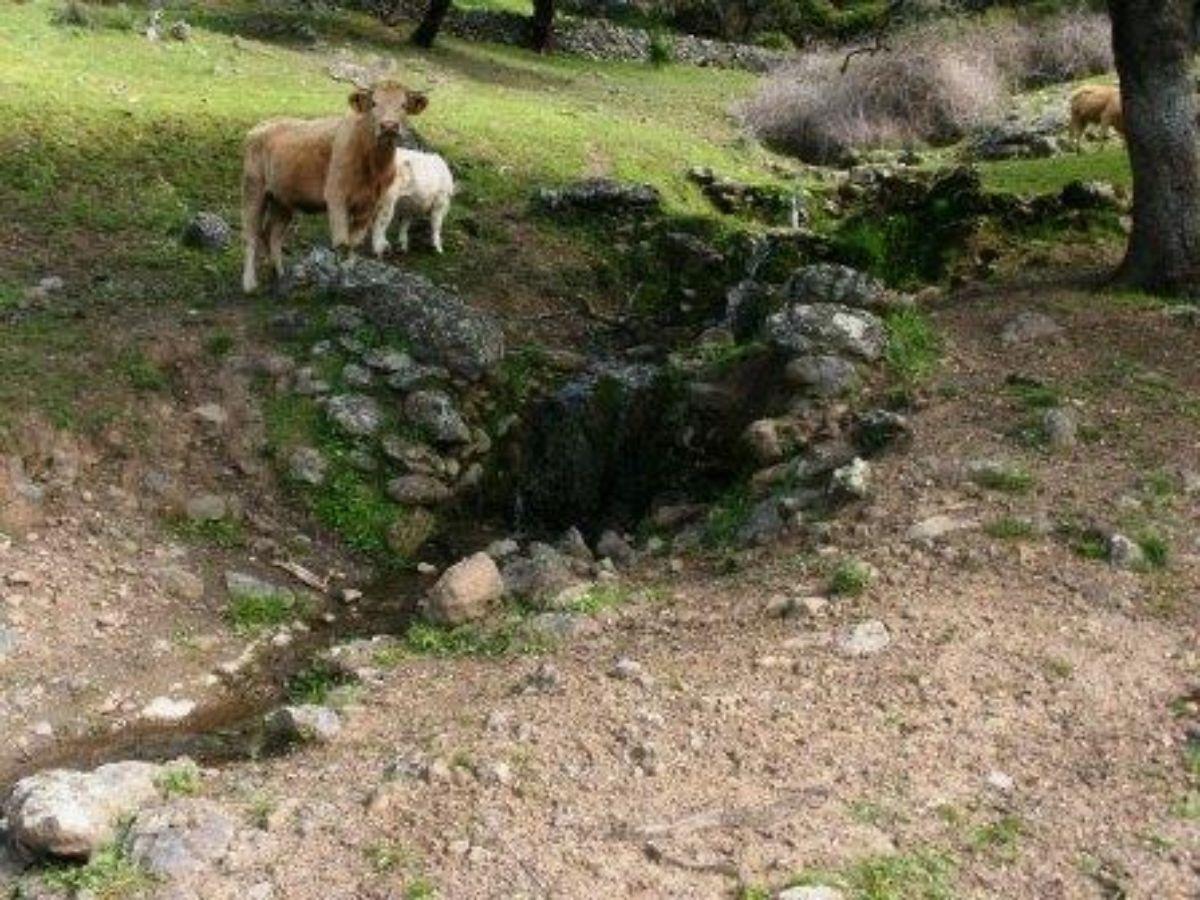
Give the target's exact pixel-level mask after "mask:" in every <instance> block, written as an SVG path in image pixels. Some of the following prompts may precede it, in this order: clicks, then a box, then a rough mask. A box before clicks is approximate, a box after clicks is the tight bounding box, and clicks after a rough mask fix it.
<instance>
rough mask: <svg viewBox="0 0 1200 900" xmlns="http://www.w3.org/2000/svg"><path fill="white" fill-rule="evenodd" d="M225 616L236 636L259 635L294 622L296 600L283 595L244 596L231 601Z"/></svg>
mask: <svg viewBox="0 0 1200 900" xmlns="http://www.w3.org/2000/svg"><path fill="white" fill-rule="evenodd" d="M225 615H226V618H227V619H228V620H229V624H230V626H232V628H233V630H234V632H235V633H236V634H239V635H249V634H257V633H258V632H260V631H265V630H267V629H269V628H277V627H279V626H280V625H286V624H287V623H288V622H290V621H292V619H294V618H295V617H296V615H297V610H296V599H295V597H293V596H290V595H287V594H282V593H279V594H242V595H240V596H237V597H234V598H232V599H231V600H230V601H229V607H228V609H226V611H225Z"/></svg>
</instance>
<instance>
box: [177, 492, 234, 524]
mask: <svg viewBox="0 0 1200 900" xmlns="http://www.w3.org/2000/svg"><path fill="white" fill-rule="evenodd" d="M185 511H186V512H187V517H188V518H189V519H191V520H192V521H193V522H219V521H220V520H221V519H224V518H225V517H226V516H227V515H229V503H228V502H227V501H226V500H225V498H224V497H219V496H217V495H216V494H202V495H200V496H198V497H192V498H191V499H190V500H188V502H187V507H186V510H185Z"/></svg>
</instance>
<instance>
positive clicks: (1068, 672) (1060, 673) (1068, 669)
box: [1042, 656, 1075, 679]
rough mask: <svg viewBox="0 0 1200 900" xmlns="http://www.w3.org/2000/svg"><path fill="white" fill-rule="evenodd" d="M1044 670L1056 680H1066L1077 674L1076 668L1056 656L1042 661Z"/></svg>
mask: <svg viewBox="0 0 1200 900" xmlns="http://www.w3.org/2000/svg"><path fill="white" fill-rule="evenodd" d="M1042 668H1043V669H1044V670H1045V672H1046V674H1047V675H1049V676H1052V677H1054V678H1062V679H1066V678H1070V677H1071V676H1072V675H1073V674H1075V667H1074V666H1073V665H1071V663H1070V662H1068V661H1067V660H1065V659H1060V658H1058V657H1056V656H1049V657H1047V658H1046V659H1044V660H1042Z"/></svg>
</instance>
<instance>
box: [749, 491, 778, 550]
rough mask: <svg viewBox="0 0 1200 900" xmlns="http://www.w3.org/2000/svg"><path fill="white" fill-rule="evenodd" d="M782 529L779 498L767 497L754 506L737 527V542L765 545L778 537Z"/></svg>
mask: <svg viewBox="0 0 1200 900" xmlns="http://www.w3.org/2000/svg"><path fill="white" fill-rule="evenodd" d="M783 529H784V521H783V516H781V515H780V513H779V500H777V499H776V498H775V497H768V498H767V499H765V500H762V501H760V502H759V503H758V504H757V505H756V506H755V507H754V509H753V510H752V511H751V512H750V516H749V517H748V518H747V520H746V522H745V523H744V524H743V525H742V527H741V528H740V529H738V533H737V542H738V543H739V544H741V545H742V546H756V547H761V546H765V545H766V544H769V543H771V542H772V541H774V540H775V539H776V538H778V537H779V535H781V534H782V533H783Z"/></svg>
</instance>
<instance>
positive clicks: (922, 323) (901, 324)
mask: <svg viewBox="0 0 1200 900" xmlns="http://www.w3.org/2000/svg"><path fill="white" fill-rule="evenodd" d="M885 324H886V326H887V349H886V350H885V352H884V360H885V362H886V363H887V367H888V370H889V371H890V372H891V374H892V377H894V378H895V379H896V380H897V381H898V382H899V383H900V385H901V386H902V387H904V388H908V389H911V388H914V387H917V386H918V385H920V384H921V383H923V382H924V381H926V380H927V379H928V378H929V377H930V376H931V375H932V374H933V373H934V372H935V371H936V369H937V365H938V362H939V361H940V360H941V358H942V339H941V336H940V335H939V334H938V333H937V330H936V329H935V328H934V327H933V323H932V322H930V321H929V318H928V317H927V316H925V315H923V314H922V313H920V312H918V311H917V310H915V309H903V310H900V311H898V312H894V313H892V314H891V315H890V316H888V317H887V320H886V323H885Z"/></svg>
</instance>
